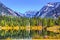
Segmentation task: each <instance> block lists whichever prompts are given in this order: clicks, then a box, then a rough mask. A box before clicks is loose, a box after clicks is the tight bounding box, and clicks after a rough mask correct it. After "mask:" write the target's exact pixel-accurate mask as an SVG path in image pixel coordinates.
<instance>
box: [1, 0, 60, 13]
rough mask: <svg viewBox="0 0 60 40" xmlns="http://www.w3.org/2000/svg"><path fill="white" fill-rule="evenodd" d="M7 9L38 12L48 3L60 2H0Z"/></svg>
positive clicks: (3, 0)
mask: <svg viewBox="0 0 60 40" xmlns="http://www.w3.org/2000/svg"><path fill="white" fill-rule="evenodd" d="M0 1H1V2H2V3H3V4H4V5H6V6H7V7H8V8H10V9H12V10H14V11H17V12H20V13H25V12H26V11H30V10H31V11H36V10H37V11H38V10H40V9H41V8H42V7H43V6H44V5H46V4H47V3H49V2H60V0H0Z"/></svg>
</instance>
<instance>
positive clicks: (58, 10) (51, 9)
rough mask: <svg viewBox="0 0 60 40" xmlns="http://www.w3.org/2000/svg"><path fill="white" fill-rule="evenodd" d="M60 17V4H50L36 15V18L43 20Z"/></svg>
mask: <svg viewBox="0 0 60 40" xmlns="http://www.w3.org/2000/svg"><path fill="white" fill-rule="evenodd" d="M58 16H60V2H55V3H48V4H47V5H45V6H44V7H43V8H42V9H41V10H40V11H38V12H37V13H36V14H35V17H41V18H44V17H46V18H57V17H58Z"/></svg>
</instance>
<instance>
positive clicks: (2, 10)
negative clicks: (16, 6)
mask: <svg viewBox="0 0 60 40" xmlns="http://www.w3.org/2000/svg"><path fill="white" fill-rule="evenodd" d="M0 15H2V16H4V15H6V16H20V15H19V14H18V13H17V12H15V11H13V10H12V9H10V8H8V7H6V6H5V5H4V4H2V3H1V2H0Z"/></svg>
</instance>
